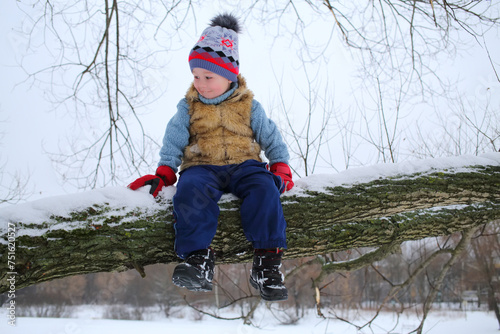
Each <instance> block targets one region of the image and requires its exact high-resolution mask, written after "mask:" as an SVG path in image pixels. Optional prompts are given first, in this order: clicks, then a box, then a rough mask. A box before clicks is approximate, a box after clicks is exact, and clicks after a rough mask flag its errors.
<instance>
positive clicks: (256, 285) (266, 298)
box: [250, 276, 288, 302]
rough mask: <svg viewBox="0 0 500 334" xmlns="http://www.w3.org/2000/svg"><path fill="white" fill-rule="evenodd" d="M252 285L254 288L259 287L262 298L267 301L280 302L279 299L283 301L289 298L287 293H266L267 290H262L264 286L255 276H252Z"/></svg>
mask: <svg viewBox="0 0 500 334" xmlns="http://www.w3.org/2000/svg"><path fill="white" fill-rule="evenodd" d="M250 285H251V286H252V287H253V288H254V289H257V290H259V292H260V297H261V298H262V299H264V300H265V301H267V302H279V301H283V300H287V299H288V294H286V295H281V296H279V295H278V296H269V295H266V294H265V292H264V291H263V290H262V287H261V286H260V285H259V283H257V282H256V281H255V280H254V279H253V277H251V276H250Z"/></svg>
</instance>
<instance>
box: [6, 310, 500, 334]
mask: <svg viewBox="0 0 500 334" xmlns="http://www.w3.org/2000/svg"><path fill="white" fill-rule="evenodd" d="M95 311H96V310H95V307H94V306H87V307H86V309H81V310H80V312H79V314H77V315H76V317H75V318H29V317H19V318H17V319H16V327H12V326H10V325H8V324H7V320H6V319H7V316H6V310H5V309H2V311H1V318H2V319H4V320H3V321H2V322H1V323H0V333H4V334H5V333H7V334H10V333H20V334H21V333H22V334H31V333H37V334H87V333H88V334H109V333H119V334H129V333H130V334H156V333H165V334H167V333H168V334H170V333H172V334H174V333H182V334H256V333H286V334H320V333H322V334H334V333H335V334H364V333H374V334H382V333H391V334H402V333H410V332H411V331H413V330H414V329H415V328H417V327H418V325H419V323H420V320H419V318H418V317H417V316H415V315H413V316H407V315H402V316H400V317H399V319H398V318H397V317H396V316H395V315H393V314H390V313H384V314H381V315H379V317H378V318H377V321H375V322H374V324H372V326H371V327H365V328H363V329H359V330H358V329H357V328H356V327H354V326H352V325H349V324H347V323H345V322H342V321H339V320H325V319H322V318H319V317H318V316H317V315H316V314H315V313H314V312H312V311H311V313H309V314H307V315H306V316H304V317H303V318H302V319H301V320H300V321H299V322H298V323H296V324H294V325H283V324H280V322H279V321H278V320H277V319H276V315H277V314H276V312H277V310H274V311H271V310H269V309H267V308H266V307H260V308H259V309H258V311H257V314H256V315H255V317H254V318H253V320H252V321H253V326H249V325H244V324H243V321H242V320H220V319H215V318H212V317H209V316H203V317H202V318H201V319H199V318H200V317H199V314H198V316H196V314H195V311H193V310H190V309H185V311H184V312H185V313H184V314H183V315H177V316H176V317H170V318H163V319H155V320H144V321H131V320H109V319H102V318H97V317H94V316H93V315H95V313H96V312H95ZM224 316H227V317H231V316H236V317H237V316H238V314H224ZM278 316H279V315H278ZM339 316H345V315H343V314H342V315H341V314H339ZM349 317H350V318H349V320H350V321H353V322H355V323H356V324H362V323H365V322H366V321H368V319H370V317H372V314H371V313H368V312H366V313H364V312H362V313H356V314H350V315H349ZM351 317H352V318H351ZM423 332H424V333H429V334H490V333H491V334H493V333H498V324H497V321H496V319H495V316H494V314H493V313H488V312H479V311H475V312H474V311H468V312H463V311H440V310H435V311H433V312H431V314H430V316H429V317H428V319H427V320H426V325H425V326H424V331H423Z"/></svg>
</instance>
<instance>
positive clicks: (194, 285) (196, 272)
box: [172, 248, 215, 291]
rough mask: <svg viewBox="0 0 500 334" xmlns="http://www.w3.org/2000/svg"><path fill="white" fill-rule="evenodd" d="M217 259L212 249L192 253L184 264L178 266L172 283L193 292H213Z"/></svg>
mask: <svg viewBox="0 0 500 334" xmlns="http://www.w3.org/2000/svg"><path fill="white" fill-rule="evenodd" d="M214 262H215V257H214V251H213V250H212V248H207V249H200V250H197V251H194V252H192V253H191V254H189V255H188V257H187V258H186V261H184V263H181V264H179V265H177V266H176V267H175V269H174V274H173V275H172V282H173V283H174V284H175V285H177V286H179V287H181V288H186V289H188V290H191V291H212V279H213V277H214V267H215V263H214Z"/></svg>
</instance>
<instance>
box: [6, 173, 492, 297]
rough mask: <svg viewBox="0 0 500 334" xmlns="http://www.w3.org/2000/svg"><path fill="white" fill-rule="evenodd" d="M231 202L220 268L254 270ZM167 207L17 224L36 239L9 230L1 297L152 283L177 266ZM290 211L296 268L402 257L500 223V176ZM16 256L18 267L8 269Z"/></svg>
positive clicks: (319, 201) (413, 182) (297, 203)
mask: <svg viewBox="0 0 500 334" xmlns="http://www.w3.org/2000/svg"><path fill="white" fill-rule="evenodd" d="M226 199H227V200H226V201H221V203H219V204H220V207H221V214H220V220H219V228H218V231H217V234H216V236H215V238H214V240H213V243H212V246H213V248H214V249H215V251H216V253H217V261H218V263H238V262H245V261H249V260H250V259H251V257H252V247H251V244H250V243H249V242H248V241H247V240H246V238H245V236H244V234H243V231H242V228H241V226H240V217H239V211H238V207H239V201H238V200H237V199H235V198H234V197H226ZM158 201H160V202H161V204H162V206H161V209H159V210H156V211H154V212H151V210H146V211H145V210H141V209H140V208H131V207H122V208H111V207H110V206H108V205H105V204H96V205H94V206H91V207H89V208H87V209H86V210H82V211H79V212H74V213H72V214H71V217H69V218H68V217H57V216H51V217H50V219H48V220H47V221H45V222H44V223H42V224H34V223H32V222H29V221H13V222H9V224H8V225H10V226H15V229H16V231H17V232H19V231H21V230H22V231H23V232H26V231H27V230H29V233H22V235H19V236H17V237H16V239H15V247H13V246H14V245H13V244H8V241H9V238H8V236H9V235H8V233H9V231H8V227H7V226H5V227H4V230H3V231H2V232H1V235H0V254H1V258H0V272H1V274H0V278H1V282H0V292H1V293H3V292H6V291H9V289H10V288H11V287H12V286H13V285H12V284H11V283H12V280H8V279H11V278H12V277H15V289H21V288H23V287H27V286H30V285H32V284H36V283H40V282H44V281H49V280H53V279H57V278H62V277H67V276H72V275H78V274H87V273H94V272H108V271H124V270H127V269H132V268H135V269H137V270H138V271H139V273H141V275H144V269H143V267H144V266H146V265H150V264H154V263H170V262H177V261H178V258H177V257H176V255H175V253H174V228H173V217H172V213H171V200H170V199H158ZM282 205H283V210H284V213H285V218H286V221H287V224H288V228H287V238H288V250H287V252H286V257H288V258H298V257H305V256H311V255H318V254H325V253H329V252H335V251H341V250H347V249H352V248H357V247H380V248H381V249H382V250H383V249H384V248H386V249H388V250H390V251H391V252H392V251H394V245H396V247H397V245H399V244H401V243H402V242H404V241H408V240H418V239H422V238H426V237H435V236H441V235H449V234H451V233H454V232H458V231H464V230H468V229H470V228H472V227H475V226H479V225H481V224H486V223H488V222H491V221H493V220H496V219H500V166H471V167H463V168H460V169H456V170H454V169H448V170H444V171H439V172H435V171H432V170H429V171H428V172H427V173H418V174H411V175H400V176H398V177H392V178H384V179H377V180H375V181H372V182H367V183H362V184H354V185H349V186H336V187H330V188H325V189H324V190H323V191H317V192H316V191H306V190H304V191H303V193H302V194H301V195H286V196H283V197H282ZM256 209H257V208H256ZM68 224H71V229H68V228H67V227H68ZM63 226H64V228H63ZM11 241H12V239H11ZM12 251H15V252H14V258H15V261H14V263H12V262H9V261H8V260H9V254H11V255H12ZM378 257H380V254H378V256H377V258H378ZM10 265H12V267H10Z"/></svg>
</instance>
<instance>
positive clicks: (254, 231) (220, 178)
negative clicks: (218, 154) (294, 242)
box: [173, 160, 286, 259]
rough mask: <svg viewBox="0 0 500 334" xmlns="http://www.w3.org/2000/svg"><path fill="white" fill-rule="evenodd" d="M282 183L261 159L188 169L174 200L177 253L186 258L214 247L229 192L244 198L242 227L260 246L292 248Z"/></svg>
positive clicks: (256, 246)
mask: <svg viewBox="0 0 500 334" xmlns="http://www.w3.org/2000/svg"><path fill="white" fill-rule="evenodd" d="M279 184H280V180H279V177H277V176H275V175H274V174H272V173H271V172H269V171H268V170H267V169H266V164H265V163H262V162H258V161H256V160H247V161H245V162H243V163H241V164H237V165H227V166H213V165H200V166H193V167H189V168H188V169H186V170H183V171H182V172H181V173H180V177H179V182H178V183H177V192H176V194H175V196H174V198H173V205H174V219H175V225H174V226H175V251H176V253H177V255H178V256H179V257H181V258H183V259H185V258H186V257H187V256H188V255H189V253H191V252H193V251H195V250H199V249H205V248H208V247H209V246H210V244H211V243H212V239H213V238H214V236H215V232H216V230H217V225H218V218H219V206H218V205H217V202H218V201H219V199H220V198H221V196H222V194H223V193H228V192H229V193H233V194H234V195H236V196H237V197H239V198H240V199H241V200H242V203H241V208H240V213H241V223H242V226H243V231H244V233H245V236H246V238H247V239H248V240H249V241H250V242H252V245H253V247H254V248H275V247H283V248H286V232H285V229H286V222H285V218H284V216H283V209H282V207H281V201H280V193H279V191H278V188H277V187H278V185H279Z"/></svg>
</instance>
